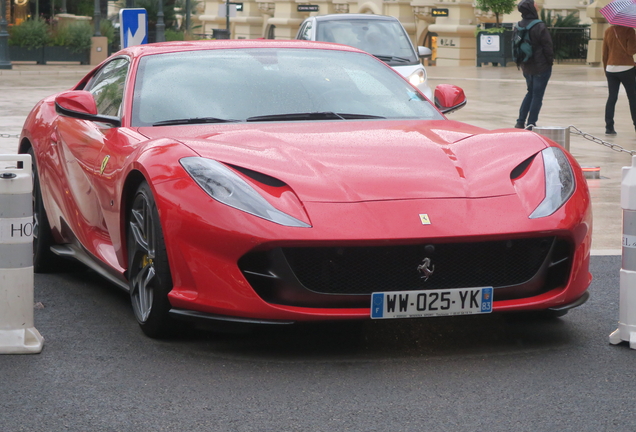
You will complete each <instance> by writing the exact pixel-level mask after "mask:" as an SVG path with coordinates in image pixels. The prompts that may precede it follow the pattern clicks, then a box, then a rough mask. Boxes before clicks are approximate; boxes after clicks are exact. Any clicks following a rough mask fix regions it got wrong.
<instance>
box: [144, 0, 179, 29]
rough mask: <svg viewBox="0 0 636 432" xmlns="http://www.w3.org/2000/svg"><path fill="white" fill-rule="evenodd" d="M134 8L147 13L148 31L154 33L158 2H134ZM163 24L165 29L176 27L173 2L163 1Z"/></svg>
mask: <svg viewBox="0 0 636 432" xmlns="http://www.w3.org/2000/svg"><path fill="white" fill-rule="evenodd" d="M135 7H138V8H144V9H146V11H147V12H148V30H149V31H155V28H156V26H157V13H158V12H159V2H158V1H157V0H135ZM163 23H164V24H165V26H166V28H167V29H171V28H174V27H176V25H177V17H176V14H175V12H174V0H163Z"/></svg>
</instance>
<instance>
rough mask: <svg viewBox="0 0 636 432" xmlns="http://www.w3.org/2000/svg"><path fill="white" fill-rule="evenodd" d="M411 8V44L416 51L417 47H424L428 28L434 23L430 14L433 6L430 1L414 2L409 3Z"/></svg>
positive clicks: (419, 0)
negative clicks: (412, 20)
mask: <svg viewBox="0 0 636 432" xmlns="http://www.w3.org/2000/svg"><path fill="white" fill-rule="evenodd" d="M411 7H412V8H413V15H414V16H415V40H414V41H413V44H414V45H415V47H416V49H417V47H418V46H424V41H425V40H426V36H428V28H429V26H430V25H431V24H433V23H435V17H433V12H432V11H433V8H434V7H435V4H434V3H433V1H432V0H415V1H413V2H411Z"/></svg>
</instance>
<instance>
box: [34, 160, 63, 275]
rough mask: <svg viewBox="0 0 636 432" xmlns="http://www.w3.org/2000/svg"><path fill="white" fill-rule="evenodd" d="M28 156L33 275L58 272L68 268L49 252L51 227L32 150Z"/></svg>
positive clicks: (51, 243)
mask: <svg viewBox="0 0 636 432" xmlns="http://www.w3.org/2000/svg"><path fill="white" fill-rule="evenodd" d="M28 154H29V155H31V170H32V174H31V175H32V177H33V189H32V192H31V197H32V202H33V271H34V272H35V273H49V272H54V271H60V270H63V269H65V268H67V267H68V263H69V261H68V260H65V259H63V258H61V257H59V256H58V255H56V254H54V253H53V252H51V246H53V245H54V244H55V242H54V241H53V234H51V225H50V224H49V218H48V216H47V215H46V210H45V209H44V204H43V202H42V190H41V189H40V176H39V174H38V168H37V164H36V162H35V154H34V152H33V148H30V149H29V151H28Z"/></svg>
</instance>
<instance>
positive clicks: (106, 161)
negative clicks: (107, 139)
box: [99, 155, 110, 175]
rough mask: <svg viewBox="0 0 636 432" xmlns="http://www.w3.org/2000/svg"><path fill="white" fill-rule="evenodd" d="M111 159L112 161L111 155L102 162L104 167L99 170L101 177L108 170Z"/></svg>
mask: <svg viewBox="0 0 636 432" xmlns="http://www.w3.org/2000/svg"><path fill="white" fill-rule="evenodd" d="M109 159H110V155H107V156H106V157H105V158H104V160H103V161H102V167H101V168H100V169H99V175H102V174H104V170H105V169H106V165H107V164H108V160H109Z"/></svg>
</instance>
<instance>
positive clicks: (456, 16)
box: [428, 0, 477, 66]
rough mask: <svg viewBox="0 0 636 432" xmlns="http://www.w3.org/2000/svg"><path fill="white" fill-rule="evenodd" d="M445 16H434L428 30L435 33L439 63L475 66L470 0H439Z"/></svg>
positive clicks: (474, 39)
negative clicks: (445, 11)
mask: <svg viewBox="0 0 636 432" xmlns="http://www.w3.org/2000/svg"><path fill="white" fill-rule="evenodd" d="M435 7H438V8H447V9H448V17H443V18H442V17H437V18H436V19H435V24H432V25H430V26H429V28H428V29H429V31H431V32H434V33H437V65H438V66H474V65H475V62H476V60H477V52H476V51H477V43H476V41H477V38H476V37H475V29H476V28H477V26H476V25H475V12H474V7H473V3H472V0H442V1H441V2H438V3H435Z"/></svg>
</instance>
